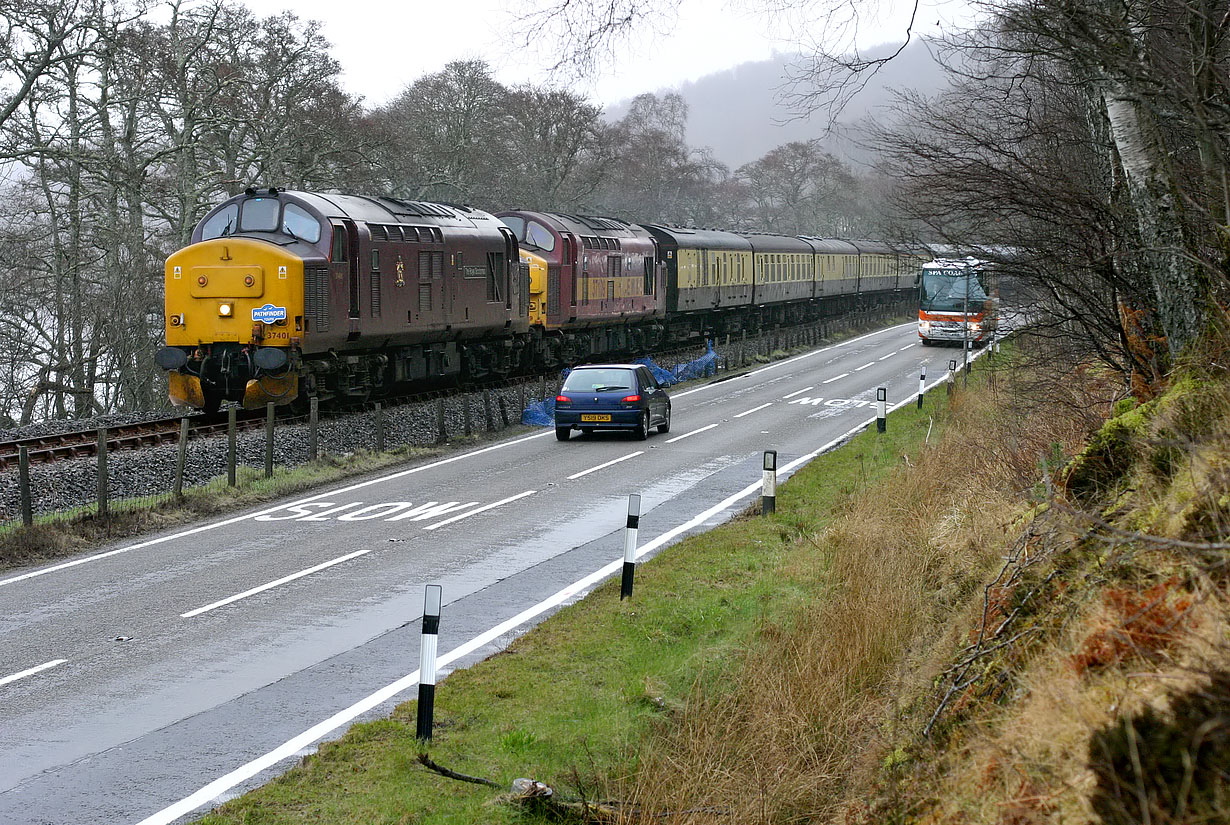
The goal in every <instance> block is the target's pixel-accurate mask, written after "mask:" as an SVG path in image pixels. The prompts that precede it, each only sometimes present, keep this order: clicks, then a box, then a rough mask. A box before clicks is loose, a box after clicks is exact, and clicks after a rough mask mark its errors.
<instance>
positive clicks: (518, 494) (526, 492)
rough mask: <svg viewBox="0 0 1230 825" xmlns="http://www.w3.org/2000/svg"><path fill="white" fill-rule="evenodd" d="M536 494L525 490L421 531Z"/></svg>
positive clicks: (428, 526) (534, 491)
mask: <svg viewBox="0 0 1230 825" xmlns="http://www.w3.org/2000/svg"><path fill="white" fill-rule="evenodd" d="M536 492H538V491H537V490H526V491H525V492H524V493H517V494H516V495H515V496H509V497H508V498H503V499H500V500H499V501H493V502H492V503H490V504H484V505H483V506H482V507H476V508H474V509H473V510H469V511H467V512H465V513H462V514H461V515H459V516H453V517H452V518H446V519H445V520H444V521H437V522H436V523H435V524H429V525H427V526H426V527H424V528H423V529H424V530H435V529H436V528H437V527H443V526H444V525H446V524H452V523H453V522H454V521H461V520H462V519H463V518H469V517H470V516H476V515H478V514H479V513H485V512H486V511H488V510H494V509H495V508H496V507H501V506H503V505H505V504H509V503H510V502H513V501H516V500H517V499H520V498H525V497H526V496H532V495H534V493H536Z"/></svg>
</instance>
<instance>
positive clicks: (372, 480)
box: [0, 430, 551, 587]
mask: <svg viewBox="0 0 1230 825" xmlns="http://www.w3.org/2000/svg"><path fill="white" fill-rule="evenodd" d="M548 435H551V431H550V430H546V431H544V432H541V433H534V434H533V435H527V436H525V437H524V438H515V439H513V440H512V441H505V442H502V443H500V444H492V445H491V446H490V447H483V448H482V449H478V450H472V451H470V452H468V453H461V454H460V455H454V456H449V457H448V458H442V459H440V460H439V461H433V462H431V463H430V464H424V465H423V466H421V467H411V468H410V469H409V470H401V471H400V472H396V473H391V474H390V475H387V476H379V477H378V478H369V479H368V480H367V481H360V482H359V483H357V484H351V485H350V486H349V487H342V488H341V489H338V490H327V491H325V492H323V493H317V494H316V495H313V496H308V497H307V498H301V499H299V500H298V501H294V502H291V503H290V504H279V505H277V506H276V507H269V508H267V509H265V510H260V511H257V512H255V513H244V514H243V515H242V516H234V517H233V518H228V519H223V520H222V521H215V522H213V523H212V524H204V525H201V526H200V527H193V528H192V529H191V530H181V531H180V532H178V533H173V534H171V535H169V536H160V537H159V538H156V539H150V540H149V541H143V542H139V543H137V544H130V545H129V546H127V547H120V548H117V549H115V550H108V551H107V552H105V553H95V554H94V555H92V556H85V557H83V558H80V559H73V560H72V561H68V562H64V563H63V564H56V565H53V566H51V567H44V568H43V569H41V570H33V571H31V572H29V573H22V574H21V575H20V576H12V577H10V578H7V579H0V587H4V586H5V585H6V584H13V583H15V582H19V581H25V580H26V579H33V578H36V577H38V576H45V575H47V574H48V573H56V572H58V571H60V570H67V569H68V568H70V567H76V566H77V565H80V564H88V563H89V562H92V561H100V560H102V559H106V558H110V557H111V556H118V555H119V554H121V553H127V552H129V551H130V550H141V549H144V548H146V547H153V546H154V545H156V544H164V543H166V542H168V541H175V540H176V539H182V538H185V537H186V536H195V535H197V534H198V533H204V532H206V531H209V530H214V529H217V528H219V527H229V526H230V525H232V524H238V523H239V522H241V521H248V520H250V519H252V518H255V517H257V516H263V515H266V514H268V513H276V512H277V511H278V510H285V509H286V508H288V507H293V506H295V505H297V504H306V503H307V502H309V501H316V500H317V499H321V498H324V497H325V496H336V495H341V494H342V493H349V492H351V491H352V490H359V489H362V488H363V487H370V486H371V485H373V484H380V483H382V482H385V481H393V480H395V479H399V478H405V477H406V476H408V475H414V474H415V473H421V472H423V471H424V470H432V469H435V468H436V467H443V466H444V465H445V464H452V463H453V462H454V461H462V460H464V459H467V458H473V457H474V456H478V455H483V454H484V453H489V452H492V451H494V450H502V449H504V448H505V447H512V446H515V445H517V444H524V443H525V442H527V441H533V440H534V439H535V438H546V437H547V436H548Z"/></svg>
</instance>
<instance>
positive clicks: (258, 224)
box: [239, 198, 282, 232]
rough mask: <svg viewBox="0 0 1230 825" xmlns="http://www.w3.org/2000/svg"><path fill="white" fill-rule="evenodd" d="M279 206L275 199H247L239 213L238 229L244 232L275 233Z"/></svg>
mask: <svg viewBox="0 0 1230 825" xmlns="http://www.w3.org/2000/svg"><path fill="white" fill-rule="evenodd" d="M281 205H282V204H281V203H280V202H279V201H278V199H277V198H249V199H248V200H246V201H244V202H243V207H242V209H241V210H240V212H239V228H240V229H242V230H243V231H245V232H277V231H278V209H279V207H281Z"/></svg>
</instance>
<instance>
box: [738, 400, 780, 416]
mask: <svg viewBox="0 0 1230 825" xmlns="http://www.w3.org/2000/svg"><path fill="white" fill-rule="evenodd" d="M772 406H773V402H772V401H770V402H769V403H768V404H761V405H760V406H759V407H752V408H751V409H750V410H748V411H746V412H741V413H739V414H738V415H736V416H735V418H742V417H743V416H745V415H751V414H752V413H754V412H756V411H757V410H763V409H764V408H765V407H772Z"/></svg>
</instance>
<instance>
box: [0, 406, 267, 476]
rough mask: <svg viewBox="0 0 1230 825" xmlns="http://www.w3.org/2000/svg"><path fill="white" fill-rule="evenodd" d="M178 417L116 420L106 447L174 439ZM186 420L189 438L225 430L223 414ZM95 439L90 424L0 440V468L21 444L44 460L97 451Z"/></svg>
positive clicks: (247, 423) (252, 421)
mask: <svg viewBox="0 0 1230 825" xmlns="http://www.w3.org/2000/svg"><path fill="white" fill-rule="evenodd" d="M180 420H181V417H180V416H169V417H167V418H156V419H152V420H149V421H142V422H139V423H136V424H117V425H114V426H111V427H107V428H106V431H107V435H106V440H107V451H108V452H111V451H113V450H139V449H141V448H142V447H150V446H153V445H155V444H165V443H167V442H173V441H178V440H179V429H180ZM237 420H238V425H239V427H240V428H241V429H251V428H253V427H258V426H260V424H261V422H262V421H263V420H264V413H263V412H261V411H255V412H254V411H251V410H240V411H239V414H238V416H237ZM188 422H189V423H188V433H189V437H190V438H191V437H200V436H205V435H212V434H214V433H217V432H220V431H225V430H226V426H227V420H226V415H225V414H213V415H204V414H198V415H192V416H189V418H188ZM98 440H99V430H98V429H96V428H91V429H87V430H73V431H70V432H64V433H58V434H56V435H44V436H37V437H34V438H19V439H15V440H13V441H0V471H4V470H8V469H11V468H14V467H16V466H17V463H18V457H19V455H20V449H21V448H22V447H25V448H26V454H27V456H28V457H29V460H30V463H31V464H47V463H50V462H53V461H61V460H63V459H68V458H81V457H88V456H93V455H97V453H98Z"/></svg>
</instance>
